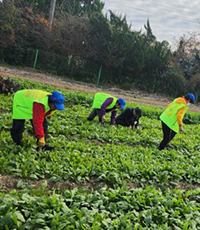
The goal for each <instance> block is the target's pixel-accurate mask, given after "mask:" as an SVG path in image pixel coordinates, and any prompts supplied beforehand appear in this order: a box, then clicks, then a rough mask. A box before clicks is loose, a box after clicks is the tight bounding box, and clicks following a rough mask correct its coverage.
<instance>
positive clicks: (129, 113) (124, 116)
mask: <svg viewBox="0 0 200 230" xmlns="http://www.w3.org/2000/svg"><path fill="white" fill-rule="evenodd" d="M141 116H142V110H141V109H140V108H138V107H136V108H135V109H134V108H126V109H125V110H124V111H123V112H122V113H121V114H120V115H119V116H117V118H116V124H117V125H122V126H126V127H129V128H130V129H133V127H134V126H135V128H136V129H137V130H139V129H140V126H139V119H140V117H141Z"/></svg>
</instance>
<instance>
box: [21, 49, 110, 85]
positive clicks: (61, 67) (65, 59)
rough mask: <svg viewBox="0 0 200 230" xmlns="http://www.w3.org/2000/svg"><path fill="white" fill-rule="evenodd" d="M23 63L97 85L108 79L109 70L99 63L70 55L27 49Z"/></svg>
mask: <svg viewBox="0 0 200 230" xmlns="http://www.w3.org/2000/svg"><path fill="white" fill-rule="evenodd" d="M24 64H25V66H28V67H32V68H34V69H36V70H42V71H47V72H49V73H52V74H55V75H60V76H67V77H69V78H72V79H75V80H80V81H84V82H90V83H95V84H97V85H99V84H100V83H102V82H104V83H106V82H108V81H109V70H108V69H107V68H106V67H105V66H103V65H102V64H101V63H96V62H93V61H90V60H82V59H80V58H79V57H73V56H71V55H69V56H63V55H59V54H55V53H51V52H47V51H43V50H34V49H28V50H27V54H26V61H25V63H24Z"/></svg>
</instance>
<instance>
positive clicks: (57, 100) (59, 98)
mask: <svg viewBox="0 0 200 230" xmlns="http://www.w3.org/2000/svg"><path fill="white" fill-rule="evenodd" d="M50 101H52V102H54V104H55V106H56V108H57V109H58V110H64V109H65V107H64V105H63V103H64V102H65V98H64V97H63V95H62V94H61V93H59V92H52V95H50Z"/></svg>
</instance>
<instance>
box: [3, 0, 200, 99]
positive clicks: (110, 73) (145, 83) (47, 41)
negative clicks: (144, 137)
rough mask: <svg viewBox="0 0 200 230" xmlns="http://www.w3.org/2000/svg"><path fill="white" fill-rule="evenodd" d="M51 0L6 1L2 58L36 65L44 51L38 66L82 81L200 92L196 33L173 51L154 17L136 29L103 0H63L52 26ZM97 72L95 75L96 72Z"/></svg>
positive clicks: (170, 91) (175, 93) (172, 92)
mask: <svg viewBox="0 0 200 230" xmlns="http://www.w3.org/2000/svg"><path fill="white" fill-rule="evenodd" d="M50 4H51V0H3V1H2V2H0V31H1V36H0V61H1V62H4V63H8V64H11V65H20V66H32V63H33V60H34V58H35V51H36V50H37V49H39V50H40V54H39V57H40V58H39V60H38V68H40V69H42V70H45V71H47V72H51V73H55V74H58V75H64V76H67V77H71V78H74V79H77V80H82V81H88V82H94V81H96V78H97V75H98V71H99V70H100V69H101V83H102V84H113V85H116V86H120V87H123V88H125V89H130V88H139V89H142V90H146V91H148V92H153V93H164V94H168V95H171V96H174V97H175V96H180V95H181V94H184V93H186V92H187V91H191V92H193V93H194V94H195V95H196V96H197V98H198V97H199V95H200V74H199V70H200V56H199V55H200V49H199V48H200V47H199V44H200V43H199V41H198V38H197V37H196V36H195V35H194V34H193V35H191V36H190V37H189V38H187V37H186V36H183V37H181V38H180V40H179V41H178V42H177V48H176V50H175V51H172V50H171V48H170V46H169V43H168V42H167V41H158V40H157V39H156V36H155V35H154V34H153V32H152V28H151V26H150V22H149V20H147V23H146V25H144V28H145V32H142V31H136V30H134V28H132V27H131V25H129V24H128V23H127V20H126V17H122V16H120V15H116V14H115V13H113V12H112V11H111V10H110V11H109V12H108V13H107V14H106V15H105V14H104V13H103V8H104V3H103V2H101V0H57V2H56V8H55V15H54V21H53V25H52V27H51V26H50V25H49V23H48V17H49V8H50ZM94 72H95V74H94Z"/></svg>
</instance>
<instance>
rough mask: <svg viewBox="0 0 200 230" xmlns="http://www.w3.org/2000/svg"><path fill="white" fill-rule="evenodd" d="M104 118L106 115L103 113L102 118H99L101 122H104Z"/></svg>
mask: <svg viewBox="0 0 200 230" xmlns="http://www.w3.org/2000/svg"><path fill="white" fill-rule="evenodd" d="M105 120H106V116H105V115H103V116H102V118H101V122H102V123H104V121H105Z"/></svg>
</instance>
